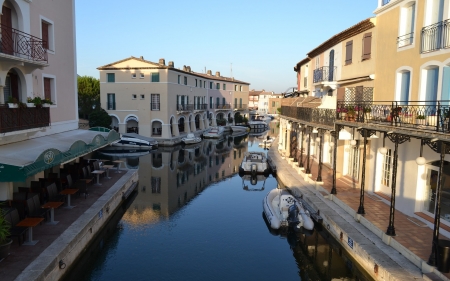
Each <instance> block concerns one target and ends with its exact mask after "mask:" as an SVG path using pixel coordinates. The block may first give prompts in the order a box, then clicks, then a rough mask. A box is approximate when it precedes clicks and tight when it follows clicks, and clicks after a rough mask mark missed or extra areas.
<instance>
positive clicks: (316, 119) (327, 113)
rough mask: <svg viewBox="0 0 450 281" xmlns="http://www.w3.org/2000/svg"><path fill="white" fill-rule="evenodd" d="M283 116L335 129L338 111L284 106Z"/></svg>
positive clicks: (282, 109) (282, 108)
mask: <svg viewBox="0 0 450 281" xmlns="http://www.w3.org/2000/svg"><path fill="white" fill-rule="evenodd" d="M281 115H283V116H286V117H290V118H294V119H298V120H302V121H305V122H309V123H315V124H318V125H325V126H330V127H333V126H334V122H335V121H336V110H335V109H328V108H309V107H296V106H282V107H281Z"/></svg>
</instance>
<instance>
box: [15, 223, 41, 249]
mask: <svg viewBox="0 0 450 281" xmlns="http://www.w3.org/2000/svg"><path fill="white" fill-rule="evenodd" d="M43 220H44V218H25V219H23V220H21V221H20V222H19V223H18V224H17V225H16V226H23V227H28V237H27V241H25V242H23V244H22V245H30V246H32V245H36V243H37V242H39V240H33V227H35V226H37V225H38V224H40V223H41V222H42V221H43Z"/></svg>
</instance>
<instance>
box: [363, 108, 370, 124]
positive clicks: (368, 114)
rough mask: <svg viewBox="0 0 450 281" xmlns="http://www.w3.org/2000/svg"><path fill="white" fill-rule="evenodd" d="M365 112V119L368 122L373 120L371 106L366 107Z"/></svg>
mask: <svg viewBox="0 0 450 281" xmlns="http://www.w3.org/2000/svg"><path fill="white" fill-rule="evenodd" d="M363 112H364V119H365V120H366V121H368V120H370V119H372V114H371V112H372V108H371V107H370V106H367V107H364V109H363Z"/></svg>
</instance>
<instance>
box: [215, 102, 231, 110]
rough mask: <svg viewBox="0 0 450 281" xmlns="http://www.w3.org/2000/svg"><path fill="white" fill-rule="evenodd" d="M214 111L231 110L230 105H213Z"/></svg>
mask: <svg viewBox="0 0 450 281" xmlns="http://www.w3.org/2000/svg"><path fill="white" fill-rule="evenodd" d="M214 109H231V104H229V103H226V104H215V105H214Z"/></svg>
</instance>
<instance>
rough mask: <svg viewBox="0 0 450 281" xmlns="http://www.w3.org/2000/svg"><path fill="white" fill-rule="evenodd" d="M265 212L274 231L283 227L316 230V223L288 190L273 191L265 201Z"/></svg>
mask: <svg viewBox="0 0 450 281" xmlns="http://www.w3.org/2000/svg"><path fill="white" fill-rule="evenodd" d="M263 210H264V215H265V216H266V219H267V220H268V222H269V224H270V227H271V228H273V229H279V228H281V227H293V228H294V229H300V228H301V227H303V228H305V229H307V230H312V229H314V222H313V220H312V219H311V215H310V214H309V212H308V210H306V209H305V208H304V207H303V205H302V203H301V202H299V201H298V200H296V199H295V198H294V196H292V195H291V194H290V193H289V192H288V191H287V190H282V189H273V190H271V191H270V192H269V193H268V194H267V195H266V197H264V199H263Z"/></svg>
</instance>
